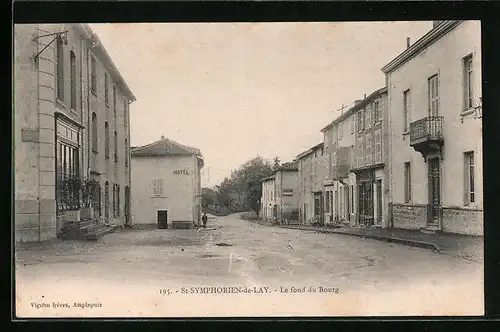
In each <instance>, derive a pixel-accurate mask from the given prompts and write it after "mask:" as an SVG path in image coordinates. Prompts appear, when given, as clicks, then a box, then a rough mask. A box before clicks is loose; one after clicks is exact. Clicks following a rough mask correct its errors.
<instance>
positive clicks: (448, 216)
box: [443, 207, 484, 235]
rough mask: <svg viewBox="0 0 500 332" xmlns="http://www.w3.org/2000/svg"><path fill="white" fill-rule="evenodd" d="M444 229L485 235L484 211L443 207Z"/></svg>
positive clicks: (452, 231)
mask: <svg viewBox="0 0 500 332" xmlns="http://www.w3.org/2000/svg"><path fill="white" fill-rule="evenodd" d="M443 231H444V232H449V233H457V234H467V235H484V230H483V211H482V210H475V209H464V208H458V207H443Z"/></svg>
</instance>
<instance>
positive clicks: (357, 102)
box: [354, 99, 362, 105]
mask: <svg viewBox="0 0 500 332" xmlns="http://www.w3.org/2000/svg"><path fill="white" fill-rule="evenodd" d="M360 102H362V100H359V99H358V100H355V101H354V104H355V105H357V104H359V103H360Z"/></svg>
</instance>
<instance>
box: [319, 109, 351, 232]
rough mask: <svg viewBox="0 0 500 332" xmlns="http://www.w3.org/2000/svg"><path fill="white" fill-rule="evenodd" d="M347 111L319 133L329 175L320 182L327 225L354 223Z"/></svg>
mask: <svg viewBox="0 0 500 332" xmlns="http://www.w3.org/2000/svg"><path fill="white" fill-rule="evenodd" d="M349 111H350V110H348V111H347V112H346V113H343V114H341V115H340V116H339V117H338V118H337V119H335V120H334V121H332V122H331V123H330V124H329V125H328V126H326V127H325V128H323V129H322V130H321V132H322V133H323V134H324V151H325V154H326V155H327V156H328V167H329V171H328V176H327V179H326V180H325V181H324V182H323V186H324V193H325V202H324V206H325V211H324V213H325V216H324V220H325V222H326V223H327V224H334V223H346V224H350V223H352V222H353V221H354V220H355V213H354V211H355V210H354V205H353V199H352V197H353V196H352V190H353V188H354V184H355V181H356V178H355V176H354V174H352V173H350V171H349V166H350V164H349V162H350V151H351V146H352V144H353V133H352V131H351V130H350V128H351V123H352V116H351V113H352V112H349Z"/></svg>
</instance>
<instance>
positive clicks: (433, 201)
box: [12, 20, 485, 319]
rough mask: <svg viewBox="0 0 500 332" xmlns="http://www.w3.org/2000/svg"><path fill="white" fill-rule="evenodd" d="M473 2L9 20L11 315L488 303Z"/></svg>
mask: <svg viewBox="0 0 500 332" xmlns="http://www.w3.org/2000/svg"><path fill="white" fill-rule="evenodd" d="M481 54H482V53H481V22H480V21H475V20H439V21H373V22H368V21H366V22H362V21H356V22H354V21H353V22H246V23H245V22H213V23H208V22H204V23H201V22H198V23H194V22H193V23H186V22H182V23H180V22H178V23H174V22H170V23H93V24H91V23H58V24H57V23H50V24H46V23H36V24H35V23H31V24H15V25H14V28H13V59H12V66H13V83H12V84H13V120H12V121H13V124H12V128H13V166H14V167H13V168H14V171H13V177H14V184H13V185H14V194H13V195H14V204H13V208H14V209H15V211H12V219H13V221H12V224H13V234H12V239H13V246H14V248H15V250H14V255H15V257H14V261H15V265H14V266H13V269H14V270H15V271H14V277H15V279H14V285H13V286H14V287H15V299H14V302H15V316H16V318H18V319H28V318H145V317H157V318H190V317H191V318H192V317H207V318H215V317H372V316H377V317H386V316H401V317H403V316H482V315H484V313H485V308H484V306H485V304H484V253H483V246H484V245H483V242H484V241H483V239H484V231H483V164H482V161H483V153H482V151H483V148H482V146H483V143H482V142H483V140H482V77H481V75H482V73H481V68H482V62H481V61H482V55H481Z"/></svg>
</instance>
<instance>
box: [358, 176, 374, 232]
mask: <svg viewBox="0 0 500 332" xmlns="http://www.w3.org/2000/svg"><path fill="white" fill-rule="evenodd" d="M372 185H373V184H372V182H371V181H365V182H361V183H360V184H359V187H358V202H359V205H358V215H359V223H360V224H365V225H367V226H369V225H372V224H373V188H372Z"/></svg>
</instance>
